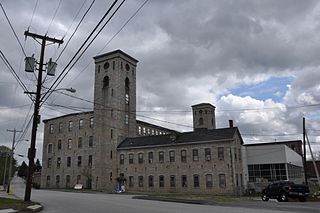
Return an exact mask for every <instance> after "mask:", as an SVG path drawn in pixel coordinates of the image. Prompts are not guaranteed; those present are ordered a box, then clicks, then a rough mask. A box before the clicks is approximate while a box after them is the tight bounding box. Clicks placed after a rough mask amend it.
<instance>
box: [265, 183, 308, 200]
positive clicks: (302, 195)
mask: <svg viewBox="0 0 320 213" xmlns="http://www.w3.org/2000/svg"><path fill="white" fill-rule="evenodd" d="M308 194H309V187H308V186H307V185H304V184H295V183H293V182H290V181H277V182H274V183H271V184H269V185H268V186H267V187H266V188H265V189H263V190H262V194H261V199H262V200H263V201H268V200H269V199H270V198H271V199H277V200H278V201H279V202H286V201H288V198H294V199H296V198H298V199H299V201H301V202H304V201H305V200H306V196H307V195H308Z"/></svg>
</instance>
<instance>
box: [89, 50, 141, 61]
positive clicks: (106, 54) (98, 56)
mask: <svg viewBox="0 0 320 213" xmlns="http://www.w3.org/2000/svg"><path fill="white" fill-rule="evenodd" d="M114 53H121V54H123V55H125V56H126V57H128V58H130V59H131V60H133V61H135V62H136V63H138V62H139V61H138V60H137V59H135V58H134V57H132V56H130V55H128V54H127V53H125V52H123V51H122V50H120V49H117V50H114V51H111V52H108V53H104V54H101V55H97V56H94V57H93V59H98V58H101V57H105V56H108V55H112V54H114Z"/></svg>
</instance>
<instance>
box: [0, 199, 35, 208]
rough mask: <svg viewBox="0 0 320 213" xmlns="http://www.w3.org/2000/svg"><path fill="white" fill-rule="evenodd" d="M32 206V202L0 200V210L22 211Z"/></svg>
mask: <svg viewBox="0 0 320 213" xmlns="http://www.w3.org/2000/svg"><path fill="white" fill-rule="evenodd" d="M34 204H35V203H33V202H24V201H22V200H17V199H11V198H0V209H15V210H24V209H25V208H26V207H28V206H30V205H34Z"/></svg>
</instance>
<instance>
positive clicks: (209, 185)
mask: <svg viewBox="0 0 320 213" xmlns="http://www.w3.org/2000/svg"><path fill="white" fill-rule="evenodd" d="M212 186H213V182H212V175H211V174H207V175H206V187H207V188H212Z"/></svg>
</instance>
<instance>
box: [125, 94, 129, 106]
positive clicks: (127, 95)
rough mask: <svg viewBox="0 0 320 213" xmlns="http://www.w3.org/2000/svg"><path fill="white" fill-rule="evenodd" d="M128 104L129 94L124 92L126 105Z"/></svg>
mask: <svg viewBox="0 0 320 213" xmlns="http://www.w3.org/2000/svg"><path fill="white" fill-rule="evenodd" d="M128 104H129V94H126V105H128Z"/></svg>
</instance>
